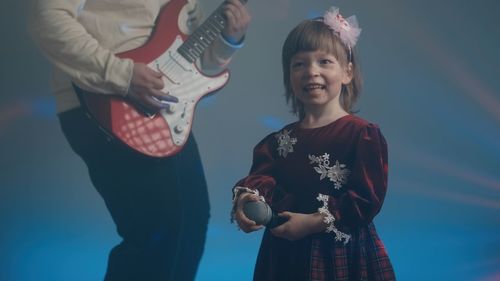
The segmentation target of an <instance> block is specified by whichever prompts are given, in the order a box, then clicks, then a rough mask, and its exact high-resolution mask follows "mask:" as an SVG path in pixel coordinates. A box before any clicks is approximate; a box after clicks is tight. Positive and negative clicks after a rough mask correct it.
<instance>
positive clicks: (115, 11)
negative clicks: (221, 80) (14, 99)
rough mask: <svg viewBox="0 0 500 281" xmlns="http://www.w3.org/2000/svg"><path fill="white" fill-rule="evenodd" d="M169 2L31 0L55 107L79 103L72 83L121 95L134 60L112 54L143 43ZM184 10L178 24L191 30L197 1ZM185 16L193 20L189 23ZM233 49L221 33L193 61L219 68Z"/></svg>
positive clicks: (33, 28)
mask: <svg viewBox="0 0 500 281" xmlns="http://www.w3.org/2000/svg"><path fill="white" fill-rule="evenodd" d="M169 1H170V0H86V1H85V0H35V2H34V6H33V10H32V15H31V16H30V23H29V26H30V31H31V34H32V37H33V38H34V40H35V42H36V43H37V45H38V46H39V47H40V49H41V50H42V53H44V54H45V56H46V57H47V58H48V59H49V61H50V62H51V63H52V64H53V65H54V71H53V75H52V81H51V86H52V89H53V91H54V94H55V97H56V105H57V111H58V112H63V111H66V110H69V109H72V108H75V107H78V106H79V101H78V98H77V96H76V93H75V92H74V90H73V88H72V85H71V82H74V83H76V84H77V85H78V86H80V87H82V88H84V89H87V90H91V91H93V92H97V93H102V94H120V95H126V94H127V91H128V88H129V84H130V80H131V78H132V69H133V61H132V60H130V59H122V58H118V57H117V56H115V55H114V54H116V53H120V52H123V51H126V50H130V49H134V48H137V47H140V46H141V45H143V44H144V43H145V42H146V41H147V39H148V37H149V36H150V34H151V32H152V29H153V27H154V24H155V20H156V17H157V15H158V13H159V12H160V9H161V8H162V7H163V6H164V5H165V4H167V3H168V2H169ZM167 8H168V6H167ZM187 10H188V11H190V12H189V16H188V14H186V15H182V16H184V17H182V18H185V19H186V23H185V25H184V26H181V27H180V28H181V30H189V31H190V32H192V31H193V30H194V29H195V28H194V27H196V26H197V25H198V24H200V20H201V18H202V14H201V9H200V8H199V4H198V2H197V0H189V2H188V8H187ZM188 17H189V18H188ZM188 20H193V21H194V23H195V24H190V25H188V24H187V21H188ZM188 26H192V27H193V28H191V29H189V28H188ZM235 50H236V46H233V45H230V44H229V43H227V42H226V41H225V40H223V38H222V37H220V38H219V39H217V40H216V41H214V43H213V44H212V46H211V47H210V48H209V49H207V50H206V51H205V53H204V55H203V57H202V61H201V63H200V62H198V63H199V64H201V65H202V66H203V69H204V70H206V71H210V72H217V71H221V70H222V69H223V68H224V67H225V66H226V65H227V63H228V62H229V60H230V58H231V56H232V55H233V53H234V52H235Z"/></svg>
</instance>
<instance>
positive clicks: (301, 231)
mask: <svg viewBox="0 0 500 281" xmlns="http://www.w3.org/2000/svg"><path fill="white" fill-rule="evenodd" d="M279 216H280V217H286V218H287V219H288V221H287V222H285V223H284V224H282V225H280V226H278V227H276V228H273V229H271V233H272V234H274V235H275V236H278V237H281V238H284V239H287V240H290V241H296V240H299V239H302V238H304V237H306V236H307V235H309V234H313V233H318V232H323V231H325V229H326V224H325V223H324V222H323V215H321V214H320V213H314V214H299V213H292V212H283V213H280V214H279Z"/></svg>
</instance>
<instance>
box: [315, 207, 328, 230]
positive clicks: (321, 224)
mask: <svg viewBox="0 0 500 281" xmlns="http://www.w3.org/2000/svg"><path fill="white" fill-rule="evenodd" d="M311 221H312V223H311V229H312V232H313V233H321V232H325V231H326V228H327V227H328V225H327V224H326V223H325V215H323V214H321V213H320V212H316V213H313V214H311Z"/></svg>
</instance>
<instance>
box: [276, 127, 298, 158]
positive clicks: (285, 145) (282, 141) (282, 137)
mask: <svg viewBox="0 0 500 281" xmlns="http://www.w3.org/2000/svg"><path fill="white" fill-rule="evenodd" d="M291 132H292V131H291V130H290V131H288V130H285V129H284V130H283V131H281V132H279V133H278V134H276V135H275V137H276V138H277V139H278V148H277V150H278V154H279V155H280V156H283V158H286V156H287V155H288V153H290V152H293V146H294V145H295V144H296V143H297V138H292V137H290V133H291Z"/></svg>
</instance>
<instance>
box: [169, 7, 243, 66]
mask: <svg viewBox="0 0 500 281" xmlns="http://www.w3.org/2000/svg"><path fill="white" fill-rule="evenodd" d="M240 2H241V3H243V4H245V3H246V2H247V0H240ZM223 5H224V3H222V4H220V5H219V7H217V9H216V10H215V11H214V12H213V13H212V14H211V15H210V16H209V17H208V18H207V19H206V20H205V21H204V22H203V23H202V24H201V25H200V26H199V27H198V28H197V29H196V30H195V31H194V32H193V33H192V34H191V35H190V36H189V38H188V39H187V40H186V41H185V42H184V43H183V44H182V45H181V46H180V47H179V49H177V52H178V53H179V54H180V55H181V56H182V57H184V58H185V59H186V60H187V61H188V62H190V63H194V62H195V61H196V59H197V58H199V57H200V56H201V54H203V52H204V51H205V49H206V48H207V47H208V46H210V44H212V42H213V41H214V40H215V39H216V38H217V36H219V34H220V33H221V32H222V30H223V29H224V27H225V26H226V18H225V16H224V14H223V9H222V8H223Z"/></svg>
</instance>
